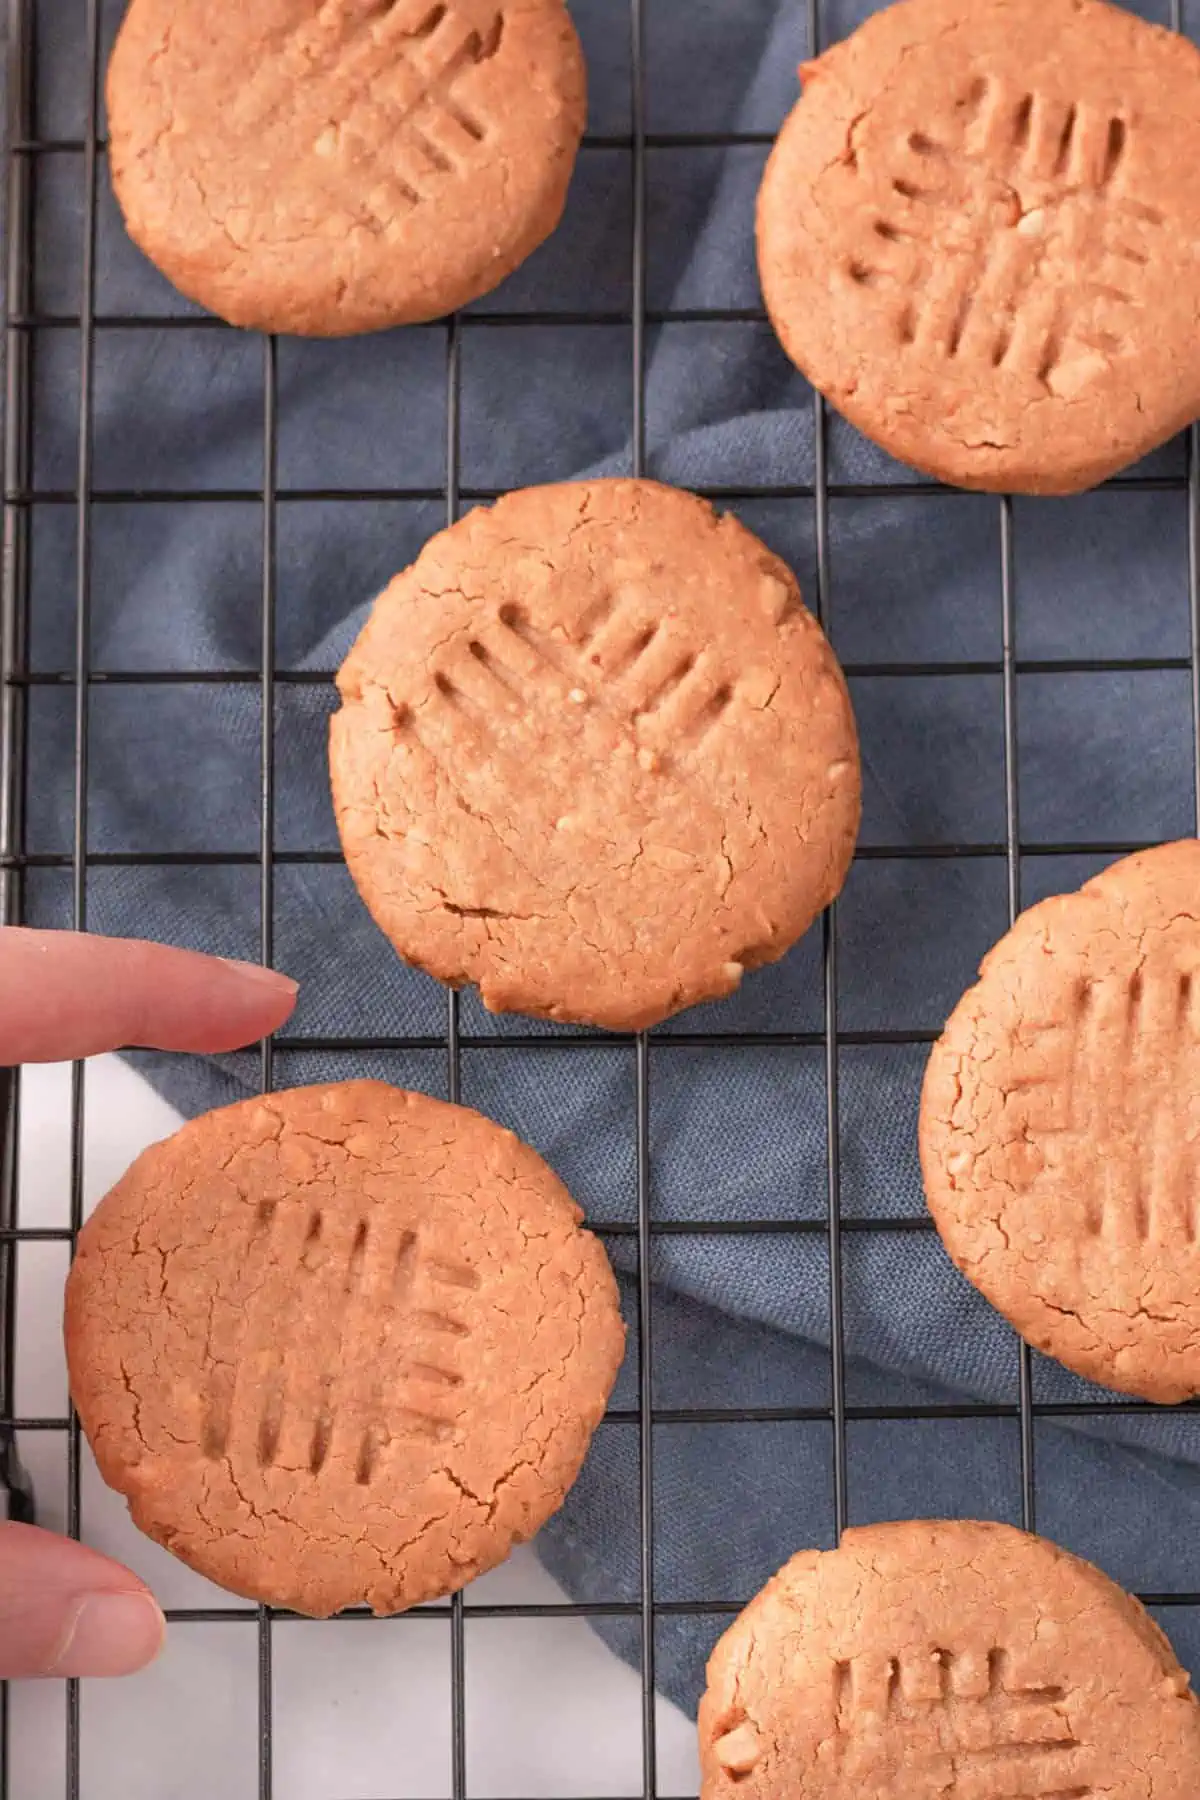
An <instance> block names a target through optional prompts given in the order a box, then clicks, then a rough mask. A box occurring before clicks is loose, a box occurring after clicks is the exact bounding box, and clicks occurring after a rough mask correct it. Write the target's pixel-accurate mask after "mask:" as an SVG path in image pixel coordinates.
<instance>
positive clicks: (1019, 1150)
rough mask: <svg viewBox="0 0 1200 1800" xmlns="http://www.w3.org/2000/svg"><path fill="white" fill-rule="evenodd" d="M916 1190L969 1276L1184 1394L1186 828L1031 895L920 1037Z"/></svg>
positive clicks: (1196, 1351)
mask: <svg viewBox="0 0 1200 1800" xmlns="http://www.w3.org/2000/svg"><path fill="white" fill-rule="evenodd" d="M920 1140H921V1162H922V1166H923V1169H924V1174H925V1191H926V1194H927V1196H928V1199H929V1209H930V1211H931V1212H932V1214H933V1217H934V1220H935V1222H936V1224H937V1228H938V1230H939V1231H940V1232H941V1234H942V1240H943V1242H944V1243H945V1245H946V1248H947V1250H948V1251H949V1252H950V1255H951V1256H952V1257H953V1258H954V1261H955V1262H956V1263H957V1264H958V1266H959V1268H960V1269H961V1270H962V1271H963V1273H964V1275H966V1276H967V1277H968V1279H969V1280H971V1281H973V1282H974V1283H975V1285H976V1287H978V1288H979V1289H980V1290H981V1291H982V1292H983V1293H984V1294H986V1296H987V1298H988V1299H989V1300H990V1301H991V1302H992V1305H993V1306H995V1307H998V1308H999V1310H1000V1311H1001V1312H1002V1313H1004V1315H1005V1316H1006V1318H1008V1319H1009V1320H1011V1322H1012V1324H1013V1325H1014V1326H1015V1327H1016V1329H1017V1330H1018V1331H1019V1332H1020V1333H1021V1335H1022V1336H1023V1337H1025V1338H1027V1339H1028V1340H1029V1342H1030V1343H1031V1344H1034V1345H1036V1347H1037V1348H1038V1349H1039V1350H1044V1351H1045V1352H1046V1353H1047V1355H1050V1356H1055V1357H1057V1358H1058V1360H1059V1361H1060V1362H1062V1363H1065V1364H1066V1365H1067V1367H1068V1368H1070V1369H1074V1370H1075V1371H1076V1372H1077V1373H1078V1374H1080V1375H1086V1376H1088V1377H1090V1379H1091V1380H1093V1381H1099V1382H1103V1383H1104V1384H1105V1385H1106V1386H1107V1387H1112V1388H1117V1389H1119V1390H1120V1391H1121V1392H1123V1393H1130V1394H1141V1395H1142V1396H1144V1398H1146V1399H1148V1400H1162V1401H1173V1400H1182V1399H1184V1398H1185V1397H1186V1396H1187V1395H1189V1394H1195V1393H1200V843H1198V842H1196V840H1195V839H1188V840H1186V841H1184V842H1182V843H1177V844H1164V845H1162V846H1160V847H1159V848H1158V849H1156V850H1147V851H1143V852H1141V853H1139V854H1138V855H1136V856H1130V857H1127V858H1125V859H1124V860H1123V861H1121V862H1118V863H1114V864H1113V865H1112V866H1111V867H1110V868H1108V869H1106V870H1105V871H1104V873H1103V874H1102V875H1098V876H1097V877H1096V878H1095V880H1093V881H1089V882H1088V883H1087V884H1086V885H1085V886H1084V887H1083V888H1081V889H1080V890H1079V892H1078V893H1075V894H1064V895H1059V896H1057V897H1056V898H1054V899H1052V900H1043V901H1042V902H1041V904H1040V905H1038V906H1034V907H1031V908H1030V910H1029V911H1028V912H1026V913H1023V914H1022V916H1021V917H1020V918H1019V919H1018V920H1017V923H1016V924H1015V925H1014V926H1013V928H1012V930H1011V931H1010V932H1009V933H1008V934H1007V936H1006V937H1004V938H1002V939H1001V940H1000V942H999V943H998V944H997V945H996V947H995V948H994V949H993V950H992V951H991V952H990V954H989V955H988V956H987V957H986V958H985V960H984V962H983V965H982V968H981V969H980V979H979V981H978V983H977V985H976V986H975V987H973V988H971V989H970V991H969V992H968V993H967V994H965V995H964V997H963V999H962V1000H961V1001H960V1002H959V1004H958V1006H957V1007H956V1008H955V1010H954V1012H953V1014H952V1015H951V1018H950V1021H949V1023H948V1024H947V1026H946V1029H945V1031H944V1033H943V1034H942V1037H941V1038H940V1039H939V1041H938V1043H937V1044H936V1045H935V1046H934V1050H933V1053H932V1055H931V1057H930V1059H929V1066H928V1069H927V1071H926V1075H925V1087H924V1092H923V1094H922V1098H921V1118H920Z"/></svg>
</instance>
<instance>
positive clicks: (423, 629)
mask: <svg viewBox="0 0 1200 1800" xmlns="http://www.w3.org/2000/svg"><path fill="white" fill-rule="evenodd" d="M338 687H339V689H340V692H341V696H342V708H341V711H340V712H339V713H337V714H336V716H335V717H334V720H333V723H332V730H331V740H330V760H331V769H332V778H333V795H334V807H335V811H336V813H337V817H338V824H339V827H340V830H341V835H342V842H343V845H344V847H345V851H346V860H347V863H348V865H349V868H350V872H351V874H352V875H353V877H354V880H355V882H356V883H357V885H358V888H359V891H360V893H361V894H362V896H363V898H364V899H365V901H366V903H367V905H368V906H369V907H370V909H371V911H372V913H373V914H374V916H375V919H376V920H377V922H378V923H379V925H380V926H381V927H382V929H383V930H384V931H385V932H386V933H387V935H388V937H389V938H390V939H391V941H392V942H393V943H394V944H395V946H396V948H397V949H398V950H399V951H400V953H401V955H403V956H404V957H406V958H407V959H408V960H409V961H411V962H413V963H416V964H417V965H419V966H420V967H421V968H424V969H427V970H428V971H429V972H430V973H431V974H433V975H436V976H438V977H439V979H441V980H443V981H448V982H453V983H456V984H457V983H461V982H476V983H477V984H478V986H479V989H480V993H481V995H482V998H483V1001H484V1004H485V1005H486V1006H488V1007H490V1008H491V1009H492V1010H494V1011H516V1012H526V1013H534V1014H539V1015H543V1016H546V1017H550V1018H555V1019H567V1020H575V1021H580V1022H583V1023H591V1024H597V1025H603V1026H610V1027H613V1028H615V1029H634V1028H638V1027H642V1026H648V1025H650V1024H653V1023H654V1022H655V1021H657V1020H659V1019H662V1018H665V1017H666V1016H667V1015H668V1014H670V1013H672V1012H675V1011H676V1010H677V1009H679V1008H680V1007H683V1006H688V1005H691V1004H692V1003H694V1002H696V1001H699V1000H707V999H711V998H714V997H716V996H719V995H723V994H728V993H729V992H730V991H731V990H732V989H733V988H735V987H736V986H737V984H738V982H739V981H740V979H741V976H742V973H743V970H745V969H747V968H753V967H755V966H756V965H757V964H759V963H763V962H770V961H772V960H774V959H775V958H776V957H779V956H781V955H782V954H783V953H784V951H785V950H787V949H788V948H789V946H790V945H791V944H793V943H794V942H795V941H796V939H797V938H798V937H799V936H800V935H801V933H802V932H804V931H805V930H806V929H807V928H808V926H809V925H810V923H811V922H812V920H813V918H814V917H815V915H816V914H817V913H818V912H819V910H820V909H821V907H823V906H824V905H825V904H826V903H827V902H828V901H829V900H831V899H832V898H833V896H834V895H835V894H836V893H837V891H838V889H839V887H840V886H841V883H842V880H843V878H844V876H845V872H846V868H847V865H848V863H849V860H850V856H851V853H852V850H853V846H854V838H855V833H856V831H857V826H858V816H859V765H858V749H857V741H856V737H855V730H854V720H853V715H852V713H851V710H850V702H849V699H848V697H847V692H846V686H845V682H844V680H843V678H842V675H841V671H840V669H839V668H838V665H837V662H836V660H835V658H834V655H833V652H832V651H831V649H830V647H829V645H828V643H827V642H826V640H825V637H824V635H823V634H822V632H821V630H820V628H819V626H818V625H817V623H816V621H815V620H814V619H813V618H812V616H811V615H810V614H809V613H808V612H807V611H806V610H805V608H804V606H803V605H802V603H801V599H800V592H799V589H798V587H797V585H796V582H795V578H794V577H793V575H792V574H791V572H790V570H789V569H788V568H787V567H786V566H785V564H783V563H782V562H780V561H779V559H778V557H776V556H773V555H772V554H771V553H770V552H769V551H768V550H767V549H766V548H765V547H764V545H762V544H761V543H760V542H759V541H758V540H757V539H756V538H754V537H752V536H751V534H750V533H749V532H748V531H746V530H745V529H744V527H743V526H741V525H739V524H738V523H737V521H736V520H735V519H733V518H731V517H729V516H725V517H718V515H717V514H716V513H715V512H714V511H713V509H712V508H711V507H710V506H708V505H706V504H705V503H704V502H703V501H701V500H698V499H696V498H695V496H693V495H691V494H685V493H681V492H680V491H679V490H678V489H674V488H667V487H661V486H659V485H658V484H657V483H654V482H646V481H594V482H578V483H569V484H564V485H561V486H557V487H545V488H527V489H525V490H523V491H521V492H518V493H514V494H510V495H508V496H507V497H506V498H505V499H503V500H501V501H500V502H499V503H498V504H497V505H496V506H494V507H492V508H490V509H485V508H480V509H479V510H477V511H475V512H472V513H470V514H469V515H468V516H467V517H466V518H464V519H462V520H460V521H459V523H458V524H456V525H454V526H453V527H452V528H451V529H450V530H448V531H444V532H442V533H441V534H440V535H439V536H437V537H435V538H433V539H432V540H431V541H430V543H428V544H427V545H426V547H425V549H424V550H423V552H422V553H421V556H420V557H419V558H418V560H417V561H416V563H414V564H413V566H412V567H411V568H409V569H407V570H405V572H404V573H403V574H402V575H399V576H397V578H396V580H395V581H394V582H393V583H392V584H391V586H390V587H389V588H388V589H387V590H386V592H385V593H384V594H383V595H382V596H381V597H380V599H379V600H378V601H377V602H376V605H375V609H374V611H373V613H372V615H371V618H370V620H369V622H368V623H367V625H366V627H365V629H364V630H363V632H362V635H361V636H360V637H359V640H358V642H357V644H356V645H355V646H354V648H353V649H352V650H351V652H350V655H349V656H348V657H347V659H346V662H345V664H344V666H343V668H342V670H341V672H340V674H339V676H338Z"/></svg>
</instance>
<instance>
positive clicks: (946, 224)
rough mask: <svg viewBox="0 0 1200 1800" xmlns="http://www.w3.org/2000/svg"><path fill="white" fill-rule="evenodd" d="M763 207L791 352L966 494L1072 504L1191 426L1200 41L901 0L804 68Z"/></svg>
mask: <svg viewBox="0 0 1200 1800" xmlns="http://www.w3.org/2000/svg"><path fill="white" fill-rule="evenodd" d="M801 74H802V76H803V79H804V95H803V98H802V99H801V100H800V101H799V103H798V104H797V106H796V107H795V108H794V110H793V111H792V113H791V115H790V116H789V118H788V119H787V121H786V123H785V124H784V127H783V130H782V131H781V133H780V135H779V140H778V142H777V144H776V146H775V149H774V151H773V153H772V155H771V159H770V162H769V164H768V167H767V172H766V176H765V178H764V181H763V185H762V190H761V194H760V197H759V210H758V244H759V264H760V269H761V274H762V283H763V290H764V293H765V295H766V301H767V306H768V309H769V311H770V314H771V317H772V320H773V321H774V324H775V328H776V330H777V331H778V333H779V336H780V338H781V339H782V341H783V345H784V348H785V349H786V351H787V352H788V355H789V356H790V357H791V358H792V360H793V362H795V363H796V364H797V365H798V367H799V368H800V369H802V370H803V371H804V373H805V374H806V375H807V376H808V378H809V379H810V380H811V381H812V382H813V383H814V385H815V386H816V387H818V388H820V389H821V391H822V392H823V393H825V394H827V395H828V396H829V398H830V400H832V402H833V404H834V405H835V406H837V407H838V408H839V409H840V410H841V411H842V412H844V413H845V415H846V417H847V418H848V419H849V420H850V421H851V423H852V424H854V425H857V426H858V428H859V430H860V431H863V432H865V433H866V435H867V436H868V437H870V438H874V439H875V441H876V442H877V443H879V444H881V445H882V446H883V448H884V449H885V450H888V451H890V452H891V454H892V455H893V456H896V457H899V458H900V459H901V461H903V462H907V463H911V464H913V465H914V466H915V467H916V468H918V469H924V470H927V471H928V472H929V473H930V474H933V475H937V476H940V477H941V479H942V480H944V481H948V482H954V483H956V484H957V485H958V486H960V487H976V488H988V489H1015V490H1019V491H1021V492H1027V493H1044V494H1055V493H1070V492H1073V491H1074V490H1076V489H1079V488H1085V487H1089V486H1091V485H1092V484H1093V483H1094V482H1097V481H1100V480H1102V479H1103V478H1104V477H1105V476H1106V475H1110V474H1112V473H1113V471H1114V470H1116V469H1120V468H1122V467H1123V466H1124V465H1125V464H1126V463H1130V462H1132V461H1134V459H1135V458H1137V457H1139V456H1142V455H1144V454H1145V453H1146V452H1147V451H1148V450H1151V449H1152V448H1153V447H1154V446H1155V445H1156V444H1160V443H1162V442H1163V441H1164V439H1166V438H1169V437H1170V436H1171V435H1172V434H1173V433H1174V432H1176V431H1178V430H1179V429H1180V428H1181V427H1182V426H1183V425H1185V424H1186V423H1187V422H1188V420H1190V419H1192V418H1194V417H1195V415H1196V414H1197V412H1200V349H1198V348H1197V344H1198V339H1197V332H1196V319H1197V316H1198V315H1200V186H1198V184H1197V183H1196V181H1195V180H1194V179H1193V177H1192V173H1191V171H1192V170H1193V169H1194V168H1196V167H1197V166H1198V165H1200V52H1197V50H1196V49H1195V48H1194V47H1193V46H1192V45H1191V44H1190V43H1188V42H1187V40H1186V39H1185V38H1182V37H1179V36H1177V35H1176V34H1174V33H1172V32H1169V31H1167V30H1165V29H1164V28H1163V27H1161V26H1158V25H1148V24H1146V23H1145V22H1144V21H1143V20H1141V19H1139V18H1137V17H1136V16H1135V15H1134V14H1132V13H1129V12H1126V11H1124V10H1123V9H1121V8H1119V7H1115V6H1108V5H1106V4H1104V0H975V3H973V4H971V5H963V4H962V0H902V4H900V5H898V6H892V7H889V8H888V9H887V10H886V11H884V12H881V13H877V14H876V15H875V16H874V17H872V18H870V19H868V20H867V22H866V23H865V24H864V25H863V26H861V27H860V29H859V30H858V31H856V32H855V33H854V34H853V36H852V37H850V38H847V39H846V40H845V41H844V42H842V43H839V44H836V45H834V47H833V48H832V49H831V50H828V51H827V52H826V53H825V55H823V56H821V57H818V58H817V60H816V61H815V62H812V63H808V64H806V65H805V66H804V68H803V69H802V70H801Z"/></svg>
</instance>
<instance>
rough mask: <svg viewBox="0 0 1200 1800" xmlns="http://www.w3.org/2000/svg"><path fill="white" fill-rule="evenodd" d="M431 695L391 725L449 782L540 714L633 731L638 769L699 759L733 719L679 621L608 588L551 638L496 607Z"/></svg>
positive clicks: (726, 696)
mask: <svg viewBox="0 0 1200 1800" xmlns="http://www.w3.org/2000/svg"><path fill="white" fill-rule="evenodd" d="M432 690H433V691H432V693H431V694H430V695H429V696H428V698H427V699H426V701H425V702H424V703H423V704H422V705H421V706H420V707H419V708H413V707H410V706H409V705H407V704H401V705H399V706H397V707H396V709H395V713H394V721H395V729H396V733H397V736H398V738H399V739H401V740H404V741H407V742H409V743H410V744H413V745H417V746H419V747H420V750H421V751H422V752H423V754H424V755H425V757H426V758H427V759H428V760H429V761H430V763H431V765H432V766H435V767H436V768H437V769H438V770H439V771H440V772H441V775H442V777H443V778H444V779H445V780H447V781H450V780H452V778H453V771H454V769H455V768H456V767H457V765H458V764H459V763H460V762H461V761H462V760H463V759H464V758H465V759H466V760H468V761H471V762H476V761H478V759H479V758H481V757H483V756H487V757H488V758H490V759H494V757H495V755H496V749H497V739H498V737H499V735H500V733H501V731H502V729H503V726H504V724H505V722H506V720H521V721H528V720H530V719H539V718H540V719H542V720H544V721H545V722H546V724H547V728H548V729H551V730H552V731H553V732H554V733H555V734H558V735H565V734H566V733H567V732H568V731H569V729H570V726H571V722H572V720H573V719H578V720H581V721H582V720H584V719H586V718H587V716H588V714H589V713H590V712H592V711H593V710H598V711H600V712H601V713H603V714H605V715H606V716H608V717H609V718H611V719H615V720H616V721H617V722H618V723H619V725H620V726H621V727H623V728H625V729H628V730H630V731H631V732H632V733H633V735H634V737H635V738H636V739H638V741H639V743H640V744H641V748H640V750H639V752H638V754H639V760H640V761H641V763H642V766H643V767H645V768H658V767H660V766H661V762H662V756H664V755H668V754H669V755H670V756H671V757H672V758H675V759H684V758H687V757H689V756H694V754H695V753H696V751H697V750H698V749H699V748H700V746H701V745H702V744H703V743H704V742H705V741H706V739H707V738H708V737H709V735H710V734H711V733H712V732H713V731H714V730H715V729H716V728H717V726H718V725H719V723H720V721H721V719H722V718H723V716H724V715H725V714H726V712H727V711H728V709H729V707H730V705H731V703H732V701H733V699H734V695H735V682H734V681H732V680H730V679H728V677H727V675H726V673H725V672H724V670H723V667H722V665H721V662H720V658H719V656H718V655H717V654H716V652H715V651H714V650H713V649H712V648H711V647H710V646H701V647H699V648H697V647H696V646H695V643H694V640H693V639H692V638H691V637H690V635H689V634H688V633H687V632H686V631H685V630H684V629H683V628H682V627H681V626H680V625H679V624H678V622H677V621H675V620H673V619H670V618H663V617H661V616H660V615H658V614H657V613H655V612H654V611H652V610H651V609H649V608H648V607H647V606H646V604H645V603H643V602H642V601H641V600H639V599H638V598H636V597H633V596H630V595H627V594H624V595H623V594H621V593H618V592H609V593H605V594H603V595H601V596H600V597H598V598H596V599H594V600H593V601H592V602H591V603H590V604H589V605H588V606H586V607H585V608H584V609H583V610H582V611H581V613H580V614H579V616H578V618H576V619H575V620H574V621H573V622H571V623H570V624H569V625H566V626H564V627H563V628H562V629H561V630H557V629H556V630H554V631H547V630H544V629H542V628H541V627H540V626H539V625H537V624H536V623H535V622H534V620H533V619H532V618H531V616H530V615H529V613H528V612H527V611H526V610H525V609H524V608H522V607H519V606H514V605H504V606H502V607H501V608H500V609H499V611H498V613H497V614H496V616H495V619H494V621H492V622H491V623H490V624H489V625H486V626H483V627H481V628H480V629H479V631H478V633H477V635H476V636H475V637H473V638H471V639H469V640H468V641H467V642H466V644H465V645H464V646H462V647H461V648H460V650H459V651H458V652H457V653H455V654H452V655H450V656H449V657H446V656H443V658H442V659H441V661H440V662H439V665H438V668H437V670H436V671H435V673H434V677H433V683H432ZM647 738H652V739H653V745H654V749H653V750H651V749H650V748H649V746H648V744H647V743H646V742H644V741H643V740H645V739H647ZM660 752H661V753H662V754H661V755H660ZM468 810H469V808H468Z"/></svg>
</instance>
